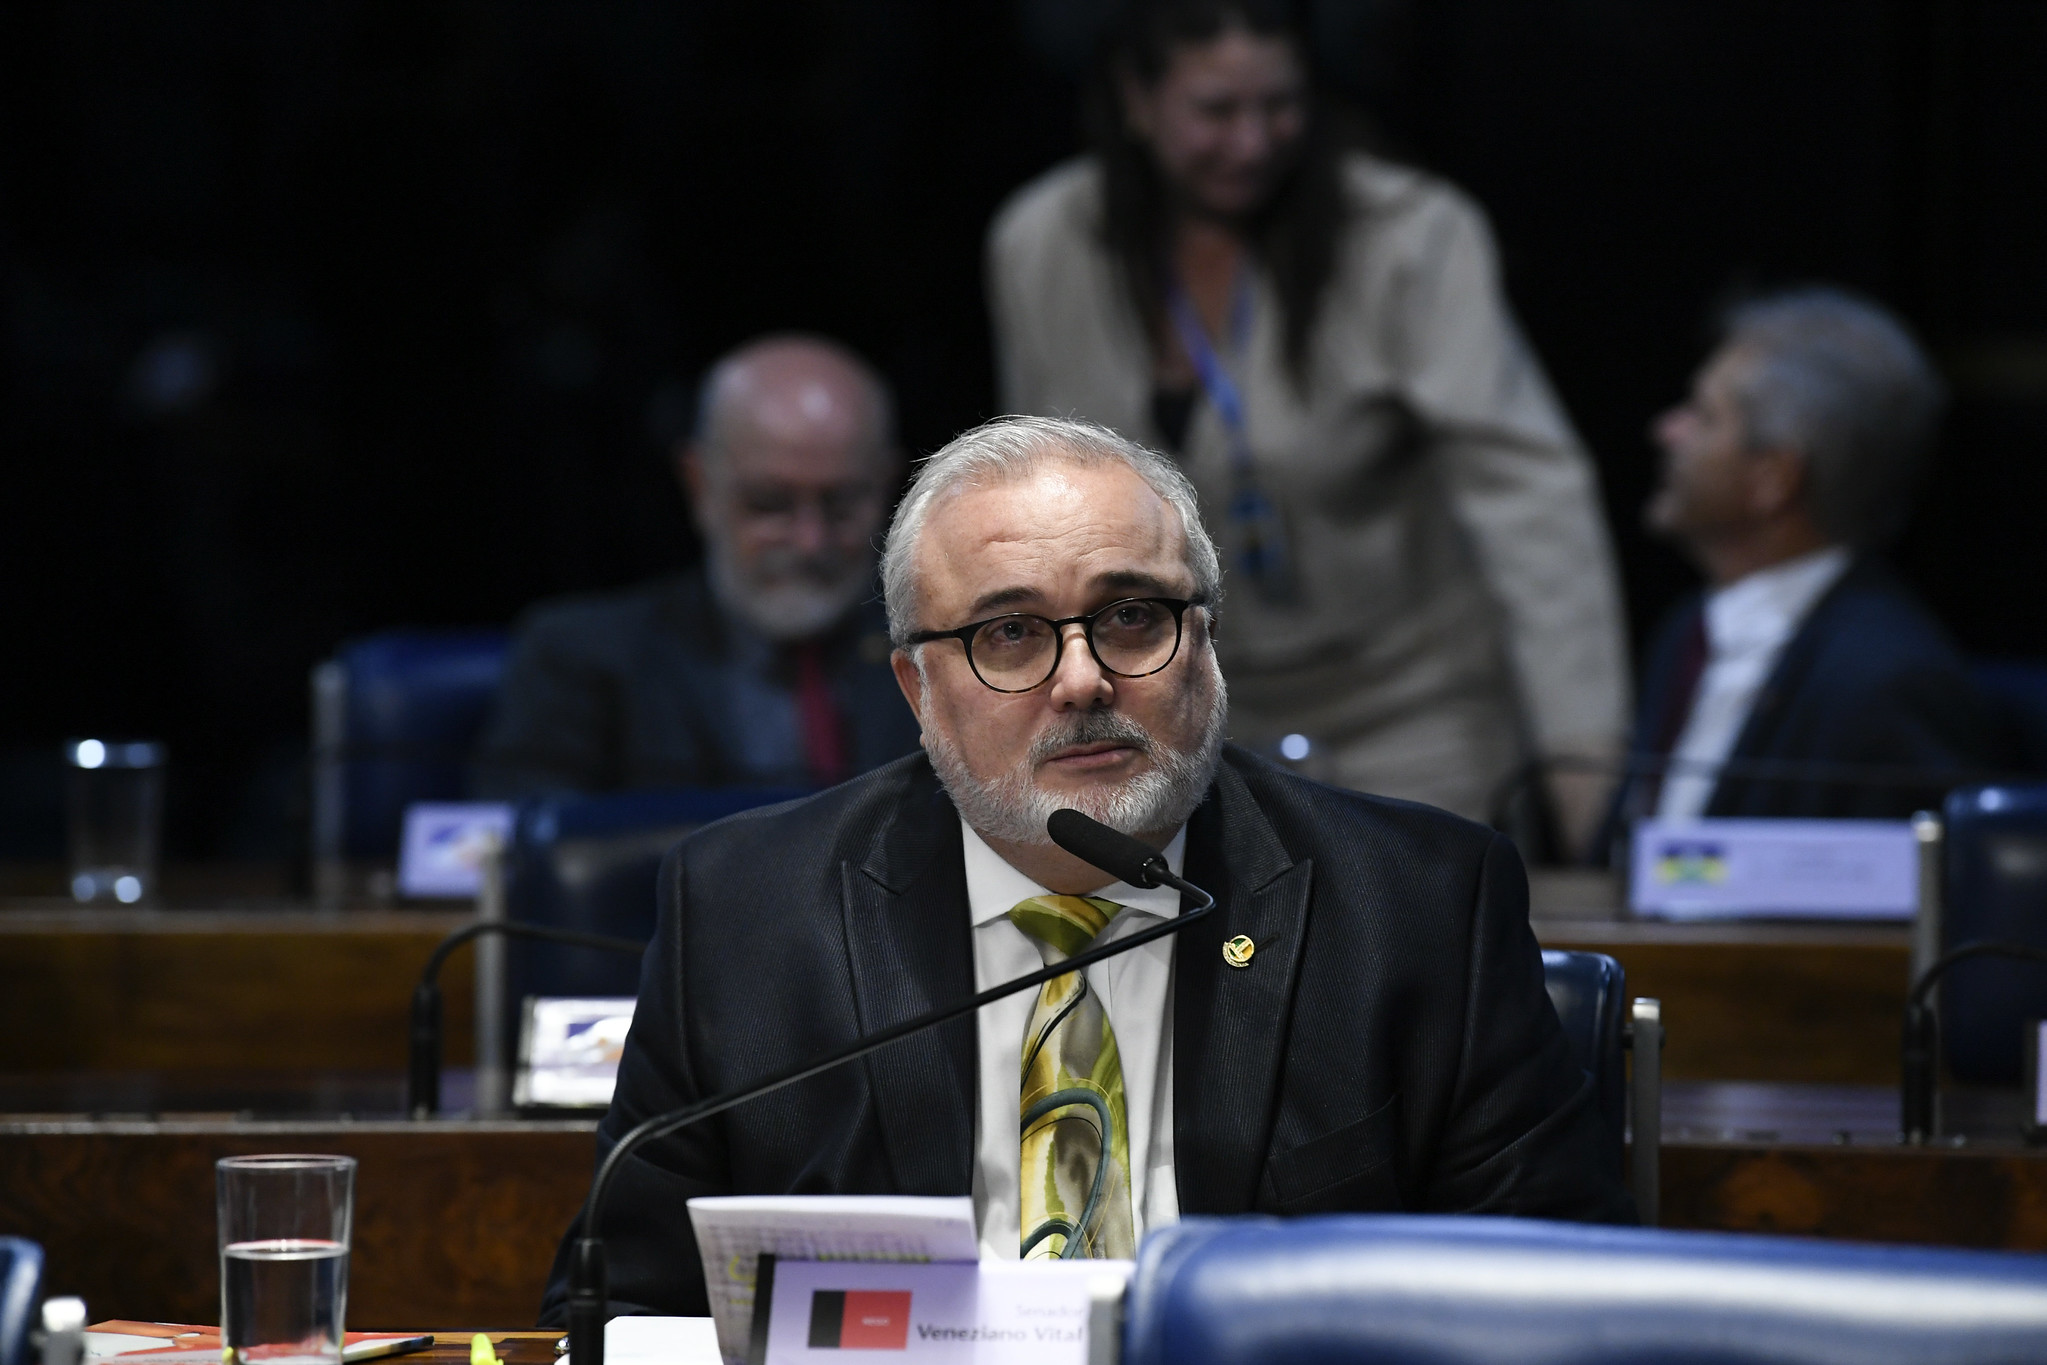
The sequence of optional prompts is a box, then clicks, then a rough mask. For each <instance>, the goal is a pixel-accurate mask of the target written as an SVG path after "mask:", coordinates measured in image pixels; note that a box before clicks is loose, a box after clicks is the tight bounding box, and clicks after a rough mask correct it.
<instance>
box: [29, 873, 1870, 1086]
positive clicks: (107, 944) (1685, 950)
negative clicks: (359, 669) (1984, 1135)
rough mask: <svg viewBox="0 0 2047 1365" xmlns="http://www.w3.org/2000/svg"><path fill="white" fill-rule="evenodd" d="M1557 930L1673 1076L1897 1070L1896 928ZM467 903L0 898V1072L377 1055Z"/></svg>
mask: <svg viewBox="0 0 2047 1365" xmlns="http://www.w3.org/2000/svg"><path fill="white" fill-rule="evenodd" d="M1532 891H1533V900H1534V911H1535V918H1534V925H1535V929H1536V933H1537V935H1538V937H1540V938H1541V939H1542V941H1543V942H1544V943H1545V944H1546V945H1548V946H1551V947H1573V948H1590V949H1595V950H1598V951H1602V952H1609V953H1612V954H1613V955H1614V956H1615V957H1617V958H1619V959H1620V961H1621V963H1622V964H1623V965H1624V966H1625V967H1626V968H1627V969H1628V985H1629V989H1630V990H1631V991H1632V992H1633V993H1634V994H1636V995H1654V996H1657V997H1659V998H1661V999H1662V1001H1663V1003H1664V1018H1665V1021H1666V1024H1667V1025H1668V1027H1669V1030H1670V1033H1669V1045H1668V1048H1667V1050H1666V1052H1665V1066H1666V1068H1667V1072H1668V1074H1669V1075H1670V1076H1671V1077H1673V1078H1674V1079H1680V1080H1682V1079H1700V1080H1720V1079H1725V1080H1759V1081H1801V1082H1824V1083H1851V1084H1852V1083H1862V1084H1895V1083H1896V1080H1897V1058H1896V1052H1897V1038H1898V1027H1899V1023H1898V1020H1899V1014H1900V1012H1901V1011H1902V1008H1903V1004H1904V983H1905V971H1906V958H1907V945H1906V932H1905V930H1904V929H1902V928H1893V927H1886V928H1875V929H1869V928H1854V927H1846V926H1828V925H1818V926H1789V925H1767V924H1765V925H1715V926H1683V925H1665V924H1637V923H1631V922H1627V921H1623V920H1620V919H1619V918H1618V911H1617V909H1616V908H1615V904H1616V903H1615V902H1614V900H1613V884H1612V882H1611V880H1610V879H1609V878H1607V877H1605V876H1604V875H1603V874H1600V875H1591V876H1588V875H1586V874H1572V873H1563V874H1558V873H1541V874H1537V875H1536V876H1535V877H1534V878H1533V879H1532ZM467 920H468V916H467V915H466V914H464V913H458V912H449V911H429V910H384V911H370V910H364V911H341V912H325V913H323V912H317V911H310V910H290V909H277V910H240V911H214V912H209V911H198V910H170V911H133V910H21V909H0V1039H5V1040H6V1041H5V1042H4V1043H0V1073H7V1072H31V1071H43V1072H54V1071H77V1070H85V1069H98V1070H132V1071H151V1070H154V1071H169V1070H188V1071H191V1070H210V1071H232V1070H237V1069H241V1070H270V1071H276V1070H280V1069H281V1070H303V1071H337V1072H338V1071H380V1070H392V1069H395V1068H397V1067H399V1066H401V1065H402V1064H403V1058H404V1055H405V1026H406V1017H407V1010H408V1006H409V1001H410V993H411V987H412V982H413V980H414V979H415V978H416V977H417V975H418V972H419V968H420V966H421V965H422V964H423V963H424V962H425V960H426V956H427V954H428V953H429V952H430V951H431V950H432V947H433V945H434V944H435V943H436V942H438V941H439V940H440V938H441V936H442V935H444V934H446V933H447V932H449V931H450V930H452V929H454V928H456V927H458V926H459V925H461V924H463V923H466V922H467ZM472 961H473V959H472V958H471V954H470V950H468V949H466V948H465V949H464V950H463V951H462V952H460V953H458V954H456V956H455V957H454V958H453V959H452V960H450V962H449V963H448V966H447V968H446V970H445V971H444V972H443V973H442V981H443V984H444V986H445V988H446V991H447V1001H448V1003H447V1019H448V1027H447V1048H448V1055H447V1060H448V1063H449V1065H451V1066H459V1065H465V1064H467V1063H468V1062H469V1061H470V1060H471V1057H472V1049H473V1039H474V1032H473V1025H472V1019H473V1004H472V1001H473V987H474V979H475V971H474V967H473V965H472Z"/></svg>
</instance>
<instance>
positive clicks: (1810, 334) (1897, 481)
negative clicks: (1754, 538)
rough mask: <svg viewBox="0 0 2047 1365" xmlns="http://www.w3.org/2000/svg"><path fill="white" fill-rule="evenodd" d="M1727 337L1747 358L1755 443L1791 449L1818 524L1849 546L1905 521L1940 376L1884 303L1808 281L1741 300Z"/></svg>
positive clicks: (1746, 401)
mask: <svg viewBox="0 0 2047 1365" xmlns="http://www.w3.org/2000/svg"><path fill="white" fill-rule="evenodd" d="M1722 329H1723V330H1722V336H1723V345H1724V346H1726V347H1728V348H1735V349H1739V350H1740V351H1742V352H1743V353H1745V354H1746V355H1748V356H1749V357H1751V358H1752V359H1751V363H1750V364H1749V365H1748V366H1747V367H1745V372H1744V374H1743V376H1742V377H1741V378H1740V379H1739V380H1738V381H1737V383H1736V386H1735V401H1736V403H1737V404H1738V406H1739V408H1740V411H1741V414H1742V424H1743V428H1744V435H1745V437H1746V440H1747V445H1748V447H1749V448H1750V449H1751V450H1760V449H1766V448H1782V449H1790V450H1795V451H1797V452H1798V453H1799V455H1800V456H1801V458H1802V459H1803V460H1804V465H1805V472H1806V494H1805V497H1806V507H1807V510H1808V511H1809V512H1810V513H1811V515H1812V518H1813V521H1814V522H1815V523H1816V524H1817V525H1818V526H1819V529H1820V530H1821V531H1822V532H1823V533H1825V534H1826V535H1827V536H1829V537H1830V538H1832V539H1833V540H1835V541H1837V542H1839V543H1841V544H1844V545H1848V546H1852V547H1854V548H1856V549H1868V548H1873V547H1876V546H1879V545H1881V544H1883V543H1884V542H1885V541H1887V540H1889V539H1890V538H1891V537H1893V536H1895V535H1896V534H1897V533H1898V532H1899V531H1900V530H1901V529H1903V526H1904V523H1905V519H1906V516H1907V514H1908V512H1909V511H1910V498H1911V494H1912V491H1913V488H1914V485H1915V484H1916V483H1917V482H1918V479H1919V475H1920V472H1921V469H1922V467H1923V465H1924V463H1925V457H1926V453H1927V450H1928V448H1929V447H1930V446H1931V445H1932V442H1933V434H1934V431H1935V428H1936V427H1937V426H1938V424H1939V421H1940V414H1941V409H1942V407H1943V406H1944V405H1945V402H1946V388H1945V386H1944V385H1943V384H1942V383H1941V380H1940V376H1939V375H1938V374H1937V373H1936V372H1935V371H1934V368H1933V365H1932V363H1931V362H1930V361H1929V360H1928V359H1927V358H1926V354H1925V352H1923V351H1922V350H1921V349H1920V347H1919V344H1918V343H1917V342H1916V341H1914V340H1913V339H1912V335H1911V333H1910V332H1908V331H1906V329H1905V326H1904V324H1903V323H1901V322H1899V321H1898V319H1897V318H1896V317H1894V316H1892V315H1891V314H1890V313H1889V312H1888V311H1886V310H1885V309H1883V308H1882V307H1880V306H1878V305H1877V304H1875V303H1872V302H1870V301H1869V300H1867V299H1864V298H1860V297H1858V296H1856V295H1854V294H1851V293H1849V292H1847V291H1846V290H1841V289H1833V288H1824V287H1811V288H1803V289H1794V290H1789V291H1786V292H1784V293H1779V294H1771V295H1768V296H1765V297H1762V298H1758V299H1754V300H1751V301H1749V302H1745V303H1742V304H1738V305H1736V306H1735V307H1734V308H1732V309H1730V310H1729V311H1728V312H1727V314H1726V315H1725V317H1724V319H1723V322H1722Z"/></svg>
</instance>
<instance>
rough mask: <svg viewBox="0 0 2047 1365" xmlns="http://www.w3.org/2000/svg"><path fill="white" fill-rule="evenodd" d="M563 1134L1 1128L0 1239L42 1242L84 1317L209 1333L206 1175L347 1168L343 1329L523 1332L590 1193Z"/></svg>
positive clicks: (546, 1130)
mask: <svg viewBox="0 0 2047 1365" xmlns="http://www.w3.org/2000/svg"><path fill="white" fill-rule="evenodd" d="M595 1128H596V1125H595V1124H594V1123H592V1122H579V1123H544V1124H542V1123H453V1122H446V1123H422V1124H412V1123H375V1124H371V1123H363V1124H300V1123H243V1124H223V1123H190V1122H188V1123H178V1122H164V1123H125V1124H124V1123H83V1122H48V1123H34V1122H27V1121H17V1122H11V1123H7V1124H0V1227H4V1228H6V1229H7V1230H8V1231H9V1232H11V1233H15V1234H18V1235H20V1236H24V1237H29V1238H32V1239H34V1240H35V1241H38V1242H40V1243H42V1244H43V1248H44V1251H45V1252H46V1253H47V1256H48V1265H47V1271H46V1274H45V1278H44V1283H45V1286H46V1288H47V1291H48V1292H50V1293H62V1294H73V1293H75V1294H81V1295H83V1296H84V1298H85V1302H86V1307H87V1309H88V1311H89V1312H90V1313H91V1314H92V1315H93V1316H94V1317H95V1318H100V1317H110V1316H118V1317H125V1318H138V1319H145V1320H156V1321H164V1322H204V1323H210V1322H214V1321H216V1320H217V1319H218V1318H219V1315H220V1276H219V1270H218V1265H217V1256H218V1252H217V1248H216V1245H215V1236H214V1204H213V1163H214V1162H215V1161H216V1160H218V1159H219V1158H221V1157H224V1156H234V1155H238V1154H243V1153H250V1152H278V1151H301V1152H303V1151H313V1152H336V1153H341V1154H343V1155H346V1156H353V1157H355V1158H356V1160H357V1161H358V1162H360V1163H361V1164H360V1166H359V1167H358V1168H357V1171H356V1192H355V1197H356V1219H355V1242H354V1249H353V1253H352V1255H351V1256H350V1264H349V1291H348V1322H349V1326H350V1327H353V1328H380V1327H411V1326H415V1325H417V1324H419V1323H422V1322H467V1323H507V1322H516V1323H531V1322H532V1321H533V1320H534V1318H535V1316H536V1315H537V1314H538V1313H539V1311H540V1291H541V1289H542V1287H543V1285H544V1284H545V1282H546V1279H547V1271H548V1267H549V1266H550V1264H551V1263H552V1261H553V1259H554V1249H555V1246H556V1245H557V1244H558V1243H559V1242H560V1240H561V1235H562V1233H563V1232H564V1231H565V1230H566V1229H567V1228H568V1225H569V1221H570V1220H571V1219H572V1218H573V1217H574V1216H575V1213H576V1210H577V1209H578V1208H580V1207H581V1205H582V1202H583V1197H584V1195H585V1194H587V1193H588V1192H589V1187H590V1175H591V1170H592V1167H593V1164H594V1161H595V1153H596V1147H595V1140H594V1137H593V1134H594V1132H595Z"/></svg>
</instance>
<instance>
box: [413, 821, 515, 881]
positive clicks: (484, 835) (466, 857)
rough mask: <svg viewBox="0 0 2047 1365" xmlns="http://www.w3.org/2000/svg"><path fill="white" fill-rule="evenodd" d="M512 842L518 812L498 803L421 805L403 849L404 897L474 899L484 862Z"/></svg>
mask: <svg viewBox="0 0 2047 1365" xmlns="http://www.w3.org/2000/svg"><path fill="white" fill-rule="evenodd" d="M511 837H512V808H511V807H510V806H508V805H505V804H504V803H502V802H498V801H416V802H414V803H413V804H412V805H410V806H407V807H406V808H405V835H404V837H403V838H402V839H401V840H400V841H399V844H398V894H399V895H401V896H420V897H435V898H442V897H446V898H456V897H464V898H466V897H469V896H474V895H475V894H476V893H477V891H478V890H480V889H481V888H482V886H483V860H484V857H485V856H486V855H487V854H488V853H489V852H490V851H491V849H493V848H495V847H498V846H499V845H501V844H503V843H504V841H505V840H507V839H509V838H511Z"/></svg>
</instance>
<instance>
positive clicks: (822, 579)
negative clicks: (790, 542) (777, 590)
mask: <svg viewBox="0 0 2047 1365" xmlns="http://www.w3.org/2000/svg"><path fill="white" fill-rule="evenodd" d="M865 572H867V565H866V563H865V562H864V560H863V558H862V557H860V556H856V555H844V554H838V553H834V552H831V551H826V552H825V553H822V554H804V553H803V552H802V551H800V550H787V549H782V548H780V547H772V548H769V549H765V550H762V551H761V552H760V553H758V554H756V555H755V556H754V558H753V562H752V563H750V564H748V565H747V577H749V578H751V579H753V580H754V581H755V582H762V581H771V582H788V581H790V580H792V579H794V580H798V581H803V582H809V583H814V584H817V585H818V586H820V587H837V586H838V585H839V584H841V583H843V582H845V581H846V580H847V579H848V578H852V577H854V576H856V575H858V574H862V573H865Z"/></svg>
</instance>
